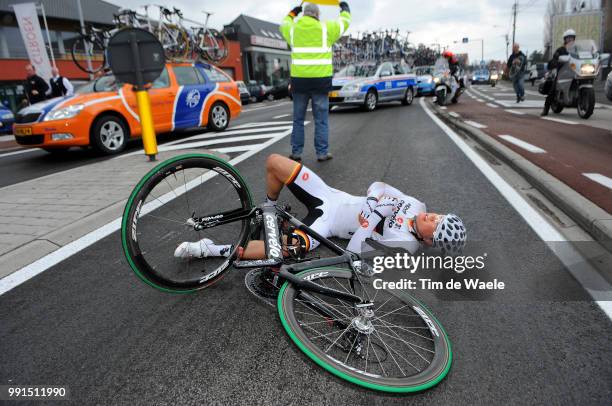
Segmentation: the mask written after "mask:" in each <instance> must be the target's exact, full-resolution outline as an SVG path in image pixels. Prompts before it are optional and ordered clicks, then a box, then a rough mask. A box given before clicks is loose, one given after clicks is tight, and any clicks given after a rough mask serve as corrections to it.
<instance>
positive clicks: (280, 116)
mask: <svg viewBox="0 0 612 406" xmlns="http://www.w3.org/2000/svg"><path fill="white" fill-rule="evenodd" d="M290 115H291V114H281V115H278V116H274V117H272V118H273V119H274V120H276V119H277V118H283V117H289V116H290Z"/></svg>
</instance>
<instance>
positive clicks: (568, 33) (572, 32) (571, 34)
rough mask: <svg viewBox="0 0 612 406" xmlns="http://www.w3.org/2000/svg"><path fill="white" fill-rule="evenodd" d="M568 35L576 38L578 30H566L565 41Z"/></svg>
mask: <svg viewBox="0 0 612 406" xmlns="http://www.w3.org/2000/svg"><path fill="white" fill-rule="evenodd" d="M567 37H574V38H576V31H574V30H572V29H571V28H570V29H569V30H567V31H565V32H564V33H563V41H565V38H567Z"/></svg>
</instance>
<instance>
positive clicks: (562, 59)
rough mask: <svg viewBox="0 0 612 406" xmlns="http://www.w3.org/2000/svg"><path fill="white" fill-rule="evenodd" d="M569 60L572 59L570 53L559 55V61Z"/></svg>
mask: <svg viewBox="0 0 612 406" xmlns="http://www.w3.org/2000/svg"><path fill="white" fill-rule="evenodd" d="M569 60H570V56H569V55H561V56H560V57H559V62H563V63H566V62H569Z"/></svg>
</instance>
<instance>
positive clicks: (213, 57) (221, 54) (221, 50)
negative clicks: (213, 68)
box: [204, 29, 229, 63]
mask: <svg viewBox="0 0 612 406" xmlns="http://www.w3.org/2000/svg"><path fill="white" fill-rule="evenodd" d="M208 31H209V32H210V34H211V35H212V36H213V37H214V40H215V41H216V42H217V43H218V44H217V45H218V46H216V47H214V51H210V50H209V49H205V50H204V55H205V56H206V59H208V60H209V61H210V62H213V63H221V62H223V61H224V60H225V59H226V58H227V56H228V54H229V50H228V43H227V38H225V35H224V34H223V33H222V32H221V31H218V30H215V29H209V30H208Z"/></svg>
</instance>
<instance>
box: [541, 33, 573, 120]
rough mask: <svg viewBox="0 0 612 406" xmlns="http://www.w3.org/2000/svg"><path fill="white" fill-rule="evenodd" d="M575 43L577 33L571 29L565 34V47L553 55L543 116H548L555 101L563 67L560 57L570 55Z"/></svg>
mask: <svg viewBox="0 0 612 406" xmlns="http://www.w3.org/2000/svg"><path fill="white" fill-rule="evenodd" d="M574 41H576V31H574V30H573V29H571V28H570V29H569V30H567V31H565V32H564V33H563V46H560V47H559V48H557V50H556V51H555V53H554V54H553V57H552V59H551V60H550V61H549V62H548V71H549V72H550V74H549V75H548V77H547V79H546V80H547V81H551V82H552V83H551V84H550V88H549V90H548V93H547V95H546V100H545V101H544V110H542V114H541V115H542V116H547V115H548V112H549V111H550V105H551V104H552V101H553V99H554V98H555V93H556V88H557V72H558V71H559V68H560V67H561V63H560V62H559V57H560V56H562V55H569V52H568V51H567V50H568V48H570V47H571V46H572V45H573V44H574Z"/></svg>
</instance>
